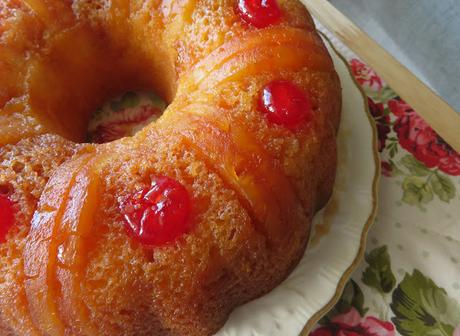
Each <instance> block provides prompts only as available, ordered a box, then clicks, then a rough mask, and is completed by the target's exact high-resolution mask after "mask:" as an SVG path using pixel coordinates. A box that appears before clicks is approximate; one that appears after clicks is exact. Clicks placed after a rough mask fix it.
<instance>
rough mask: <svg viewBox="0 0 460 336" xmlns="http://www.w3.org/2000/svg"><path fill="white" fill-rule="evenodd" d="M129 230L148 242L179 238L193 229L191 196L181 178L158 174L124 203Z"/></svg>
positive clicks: (123, 208) (121, 207)
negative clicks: (178, 179) (179, 179)
mask: <svg viewBox="0 0 460 336" xmlns="http://www.w3.org/2000/svg"><path fill="white" fill-rule="evenodd" d="M120 209H121V212H122V214H123V215H124V219H125V226H126V229H127V230H128V232H129V234H130V235H131V236H132V237H134V238H135V239H136V240H138V241H139V242H141V243H142V244H144V245H149V246H159V245H165V244H167V243H170V242H173V241H175V240H176V239H177V238H179V237H180V236H182V235H183V234H184V233H186V232H187V231H188V230H189V229H190V223H189V215H190V197H189V194H188V192H187V189H185V187H184V186H183V185H182V184H180V183H179V182H178V181H176V180H174V179H172V178H169V177H166V176H158V177H155V178H154V179H153V181H152V185H151V186H150V187H149V188H145V189H143V190H141V191H138V192H136V193H134V194H132V195H130V196H128V197H127V198H126V199H125V200H124V201H122V202H121V203H120Z"/></svg>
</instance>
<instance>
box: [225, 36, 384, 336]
mask: <svg viewBox="0 0 460 336" xmlns="http://www.w3.org/2000/svg"><path fill="white" fill-rule="evenodd" d="M326 44H327V46H328V49H329V51H330V53H331V55H332V58H333V60H334V64H335V67H336V70H337V72H338V74H339V76H340V79H341V82H342V88H343V114H342V123H341V126H340V131H339V137H338V147H339V151H338V153H339V165H338V174H337V180H336V184H335V191H334V195H333V196H332V198H331V200H330V202H329V204H328V205H327V206H326V208H325V209H323V210H322V211H321V212H319V213H318V214H317V215H316V217H315V220H314V227H313V231H312V235H311V239H310V243H309V246H308V248H307V251H306V252H305V255H304V257H303V258H302V260H301V261H300V263H299V265H298V266H297V268H296V269H295V270H294V272H293V273H292V274H291V275H290V276H289V278H288V279H287V280H286V281H284V282H283V283H282V284H281V285H279V286H278V287H277V288H275V289H274V290H273V291H272V292H270V293H269V294H267V295H265V296H263V297H261V298H259V299H257V300H254V301H252V302H249V303H247V304H245V305H243V306H241V307H239V308H238V309H236V310H235V311H234V312H233V313H232V314H231V316H230V319H229V320H228V321H227V323H226V324H225V326H224V327H223V328H222V330H220V331H219V332H218V333H217V335H216V336H272V335H273V336H275V335H276V336H279V335H283V336H297V335H299V334H304V335H306V334H307V333H308V329H310V328H311V327H312V326H313V325H314V324H315V323H316V322H317V320H318V319H319V318H320V317H321V316H322V314H323V313H325V312H327V311H328V309H330V308H331V307H332V306H333V304H334V303H335V302H336V301H337V300H338V298H339V296H340V294H341V292H342V289H343V286H344V285H345V283H346V281H347V280H348V278H349V276H350V274H351V272H352V271H353V270H354V269H355V268H356V267H357V265H358V264H359V262H360V260H361V258H362V255H363V253H364V248H365V240H366V235H367V231H368V230H369V227H370V225H371V224H372V222H373V220H374V216H375V211H376V203H377V200H376V197H377V184H378V176H379V164H378V158H377V150H376V132H375V128H374V126H373V123H372V121H371V117H370V115H369V112H368V109H367V102H366V100H365V99H364V96H363V94H362V92H361V90H360V89H359V87H358V86H357V84H356V83H355V81H354V79H353V77H352V75H351V73H350V72H349V69H348V66H347V64H346V63H345V61H344V60H343V59H342V58H341V56H339V55H338V54H337V53H336V52H335V51H334V50H333V49H332V48H331V46H330V45H329V44H328V43H327V42H326Z"/></svg>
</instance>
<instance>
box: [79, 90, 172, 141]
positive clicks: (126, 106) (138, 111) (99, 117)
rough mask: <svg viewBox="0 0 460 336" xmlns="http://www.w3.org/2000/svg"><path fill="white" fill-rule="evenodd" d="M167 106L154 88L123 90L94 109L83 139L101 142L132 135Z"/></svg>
mask: <svg viewBox="0 0 460 336" xmlns="http://www.w3.org/2000/svg"><path fill="white" fill-rule="evenodd" d="M166 107H167V103H166V101H165V100H164V99H163V98H161V97H160V96H159V95H158V94H156V93H155V92H152V91H140V92H134V91H129V92H126V93H124V94H122V95H120V96H118V97H115V98H113V99H110V100H109V101H108V102H106V103H105V104H104V105H103V106H101V107H100V108H99V109H97V110H96V111H95V112H94V113H93V115H92V117H91V118H90V121H89V123H88V129H87V134H86V139H87V141H88V142H91V143H98V144H101V143H107V142H111V141H115V140H117V139H121V138H124V137H129V136H133V135H135V134H136V133H137V132H139V131H140V130H141V129H143V128H144V127H145V126H147V125H148V124H150V123H152V122H154V121H156V120H157V119H158V118H159V117H160V116H161V115H162V114H163V112H164V110H165V109H166Z"/></svg>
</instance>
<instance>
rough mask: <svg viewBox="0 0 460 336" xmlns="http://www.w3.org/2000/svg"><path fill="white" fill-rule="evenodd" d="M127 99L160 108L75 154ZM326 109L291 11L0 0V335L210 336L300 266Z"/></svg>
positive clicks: (308, 48) (328, 139) (272, 5)
mask: <svg viewBox="0 0 460 336" xmlns="http://www.w3.org/2000/svg"><path fill="white" fill-rule="evenodd" d="M127 90H154V91H155V92H156V93H158V94H159V95H160V96H161V97H163V98H164V99H165V100H166V101H167V102H168V107H167V109H166V111H165V112H164V114H163V115H162V116H161V117H160V118H159V119H158V120H157V121H156V122H153V123H151V124H149V125H148V126H146V127H145V128H143V129H142V130H141V131H139V132H138V133H137V134H136V135H134V136H133V137H125V138H122V139H119V140H116V141H113V142H110V143H105V144H91V143H84V140H85V133H86V128H87V125H88V122H89V119H90V117H91V114H92V112H93V111H95V109H96V108H97V107H98V106H100V105H101V104H102V103H103V102H105V101H106V100H107V99H109V98H111V97H113V96H114V95H118V94H120V93H123V92H126V91H127ZM340 108H341V90H340V83H339V79H338V76H337V74H336V73H335V71H334V68H333V64H332V61H331V58H330V56H329V55H328V53H327V50H326V48H325V46H324V45H323V43H322V41H321V39H320V37H319V36H318V34H317V32H316V31H315V27H314V24H313V21H312V19H311V17H310V15H309V14H308V12H307V11H306V9H305V8H304V7H303V6H302V4H301V3H300V2H299V1H297V0H238V1H237V0H219V1H217V0H176V1H174V0H0V241H1V242H0V259H1V263H0V334H1V335H21V336H22V335H49V336H58V335H85V336H87V335H91V336H92V335H102V336H103V335H111V336H113V335H136V336H139V335H155V336H163V335H164V336H177V335H187V336H195V335H212V334H213V333H215V332H216V331H217V330H218V329H219V328H221V327H222V326H223V324H224V323H225V321H226V319H227V317H228V315H229V314H230V312H231V311H232V310H233V309H234V308H235V307H237V306H238V305H241V304H243V303H245V302H247V301H249V300H251V299H254V298H256V297H259V296H261V295H263V294H264V293H267V292H268V291H270V290H271V289H273V288H274V287H275V286H277V285H278V284H279V283H280V282H281V281H282V280H283V279H285V278H286V276H287V275H288V274H289V272H290V271H291V270H292V269H293V267H295V265H296V263H297V262H298V261H299V259H300V258H301V256H302V255H303V253H304V250H305V246H306V243H307V240H308V236H309V230H310V224H311V220H312V216H313V215H314V213H315V211H317V210H318V209H319V208H320V207H322V206H323V205H324V204H325V202H326V201H327V200H328V198H329V196H330V194H331V191H332V188H333V183H334V177H335V169H336V132H337V128H338V124H339V119H340Z"/></svg>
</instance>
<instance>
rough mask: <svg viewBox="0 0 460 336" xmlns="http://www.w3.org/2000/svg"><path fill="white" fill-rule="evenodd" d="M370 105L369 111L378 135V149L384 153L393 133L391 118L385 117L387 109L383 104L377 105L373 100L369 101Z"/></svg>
mask: <svg viewBox="0 0 460 336" xmlns="http://www.w3.org/2000/svg"><path fill="white" fill-rule="evenodd" d="M367 101H368V104H369V111H370V112H371V114H372V116H373V117H374V120H375V125H376V126H377V133H378V149H379V152H382V151H383V150H384V149H385V144H386V141H387V137H388V134H389V133H390V132H391V128H390V116H388V115H385V108H384V106H383V104H380V103H375V102H374V101H373V100H372V99H370V98H368V99H367Z"/></svg>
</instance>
